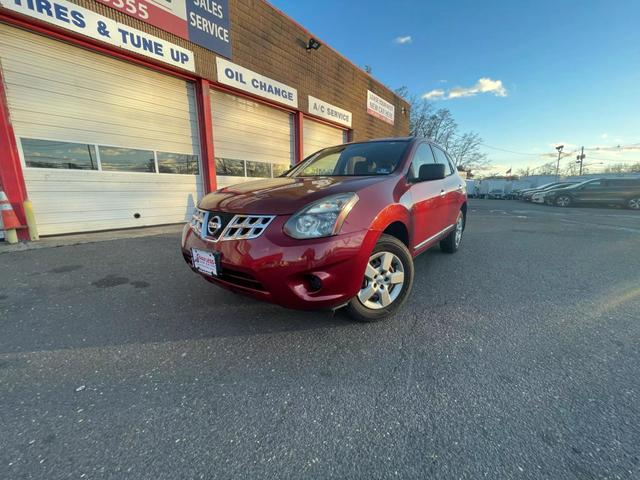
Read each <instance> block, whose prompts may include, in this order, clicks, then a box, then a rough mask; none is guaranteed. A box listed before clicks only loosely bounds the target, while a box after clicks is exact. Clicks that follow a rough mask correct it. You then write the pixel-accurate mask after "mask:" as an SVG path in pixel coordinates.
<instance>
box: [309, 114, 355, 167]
mask: <svg viewBox="0 0 640 480" xmlns="http://www.w3.org/2000/svg"><path fill="white" fill-rule="evenodd" d="M302 125H303V130H302V141H303V143H304V158H307V157H308V156H309V155H311V154H312V153H315V152H317V151H318V150H322V149H323V148H327V147H332V146H334V145H341V144H343V143H345V142H346V141H347V135H346V134H347V132H346V131H345V130H342V129H340V128H336V127H331V126H329V125H327V124H325V123H320V122H315V121H313V120H310V119H308V118H305V119H304V121H303V124H302Z"/></svg>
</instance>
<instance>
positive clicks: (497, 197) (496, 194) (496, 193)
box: [487, 188, 504, 200]
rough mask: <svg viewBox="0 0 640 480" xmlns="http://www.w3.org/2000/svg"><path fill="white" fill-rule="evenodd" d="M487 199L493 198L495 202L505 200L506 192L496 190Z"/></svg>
mask: <svg viewBox="0 0 640 480" xmlns="http://www.w3.org/2000/svg"><path fill="white" fill-rule="evenodd" d="M487 198H491V199H493V200H504V190H500V189H498V188H495V189H493V190H491V191H490V192H489V193H488V194H487Z"/></svg>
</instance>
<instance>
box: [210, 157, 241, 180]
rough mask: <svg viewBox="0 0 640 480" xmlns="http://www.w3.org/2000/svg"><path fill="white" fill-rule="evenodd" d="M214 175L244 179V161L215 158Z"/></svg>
mask: <svg viewBox="0 0 640 480" xmlns="http://www.w3.org/2000/svg"><path fill="white" fill-rule="evenodd" d="M216 175H229V176H232V177H244V160H234V159H232V158H216Z"/></svg>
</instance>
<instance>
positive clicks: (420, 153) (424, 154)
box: [409, 143, 435, 180]
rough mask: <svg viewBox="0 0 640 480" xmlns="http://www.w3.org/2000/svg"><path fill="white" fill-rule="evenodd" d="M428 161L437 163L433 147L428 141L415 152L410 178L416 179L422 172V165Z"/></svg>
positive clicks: (410, 168)
mask: <svg viewBox="0 0 640 480" xmlns="http://www.w3.org/2000/svg"><path fill="white" fill-rule="evenodd" d="M427 163H435V159H434V158H433V153H432V152H431V148H429V145H428V144H427V143H421V144H420V145H419V146H418V148H417V149H416V153H414V154H413V160H411V166H410V167H409V180H415V179H416V178H418V174H419V173H420V166H421V165H424V164H427Z"/></svg>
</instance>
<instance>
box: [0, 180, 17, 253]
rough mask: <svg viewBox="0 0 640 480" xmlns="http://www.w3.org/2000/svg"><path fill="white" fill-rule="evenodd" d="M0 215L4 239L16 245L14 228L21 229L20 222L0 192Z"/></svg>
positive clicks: (5, 196)
mask: <svg viewBox="0 0 640 480" xmlns="http://www.w3.org/2000/svg"><path fill="white" fill-rule="evenodd" d="M0 213H1V214H2V225H3V228H4V230H5V239H6V240H7V242H9V243H18V234H17V233H16V228H22V225H21V224H20V220H18V217H17V215H16V212H14V211H13V207H12V206H11V204H10V203H9V199H8V198H7V195H6V194H5V193H4V192H3V191H2V190H0Z"/></svg>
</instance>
